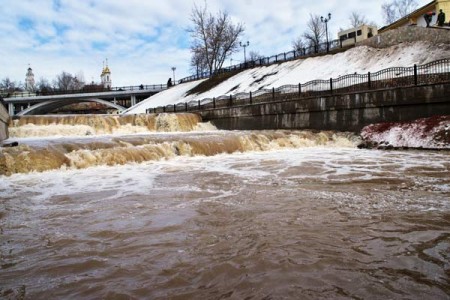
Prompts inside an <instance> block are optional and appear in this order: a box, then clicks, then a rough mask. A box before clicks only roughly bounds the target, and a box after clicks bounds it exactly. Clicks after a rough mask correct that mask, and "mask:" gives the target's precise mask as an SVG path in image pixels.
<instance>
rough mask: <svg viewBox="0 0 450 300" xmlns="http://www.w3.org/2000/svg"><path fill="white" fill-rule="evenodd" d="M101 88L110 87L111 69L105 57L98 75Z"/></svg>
mask: <svg viewBox="0 0 450 300" xmlns="http://www.w3.org/2000/svg"><path fill="white" fill-rule="evenodd" d="M100 78H101V81H102V85H103V88H105V89H110V88H111V71H110V70H109V67H108V59H106V64H105V63H103V70H102V74H101V75H100Z"/></svg>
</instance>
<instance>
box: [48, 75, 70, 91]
mask: <svg viewBox="0 0 450 300" xmlns="http://www.w3.org/2000/svg"><path fill="white" fill-rule="evenodd" d="M53 87H54V88H55V89H57V90H60V91H70V90H74V89H75V88H74V87H75V77H73V76H72V74H70V73H67V72H65V71H63V72H62V73H61V74H59V75H57V76H56V78H55V80H54V81H53Z"/></svg>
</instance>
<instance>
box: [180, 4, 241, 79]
mask: <svg viewBox="0 0 450 300" xmlns="http://www.w3.org/2000/svg"><path fill="white" fill-rule="evenodd" d="M191 21H192V23H193V28H191V29H189V30H188V31H189V32H190V33H191V37H192V39H193V42H192V46H191V52H192V54H193V56H195V59H193V61H194V62H198V61H199V58H201V60H200V61H201V62H202V64H203V63H204V64H205V65H206V66H207V67H208V70H209V72H210V74H213V73H214V71H216V70H218V69H220V68H222V65H223V63H224V62H225V60H226V59H227V57H229V56H230V55H231V54H233V53H234V52H236V51H237V49H238V46H239V44H238V39H239V36H240V35H241V34H242V33H243V32H244V26H243V25H242V24H241V23H239V24H236V25H234V24H232V22H231V18H230V16H229V15H228V13H226V12H219V13H218V14H217V15H216V16H214V15H212V14H211V13H208V12H207V9H206V5H205V7H203V8H201V7H198V6H196V5H194V8H193V10H192V13H191Z"/></svg>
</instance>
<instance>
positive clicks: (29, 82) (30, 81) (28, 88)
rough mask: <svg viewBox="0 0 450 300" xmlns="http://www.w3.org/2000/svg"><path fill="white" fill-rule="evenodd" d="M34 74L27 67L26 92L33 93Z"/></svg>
mask: <svg viewBox="0 0 450 300" xmlns="http://www.w3.org/2000/svg"><path fill="white" fill-rule="evenodd" d="M34 84H35V82H34V74H33V70H32V69H31V68H30V67H28V71H27V74H25V90H26V91H28V92H33V91H34Z"/></svg>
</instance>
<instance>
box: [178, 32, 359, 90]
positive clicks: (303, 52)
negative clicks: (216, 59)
mask: <svg viewBox="0 0 450 300" xmlns="http://www.w3.org/2000/svg"><path fill="white" fill-rule="evenodd" d="M355 43H356V37H355ZM355 43H353V44H351V45H349V46H343V45H342V40H332V41H329V42H328V45H329V47H327V43H326V42H325V43H320V44H318V45H316V46H311V47H305V48H301V49H298V50H292V51H289V52H283V53H279V54H276V55H272V56H268V57H261V58H258V59H256V60H251V61H247V62H244V63H240V64H236V65H233V66H229V67H224V68H222V69H220V70H216V71H215V72H213V74H212V75H218V74H222V73H227V72H232V71H237V70H245V69H249V68H254V67H258V66H265V65H270V64H274V63H280V62H286V61H289V60H294V59H297V58H300V57H307V56H312V55H316V54H324V53H328V52H333V51H335V50H336V49H340V48H349V47H352V46H354V44H355ZM209 77H211V73H210V72H199V73H197V74H195V75H191V76H188V77H185V78H183V79H180V80H179V81H178V82H179V83H183V82H189V81H194V80H199V79H204V78H209Z"/></svg>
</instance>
